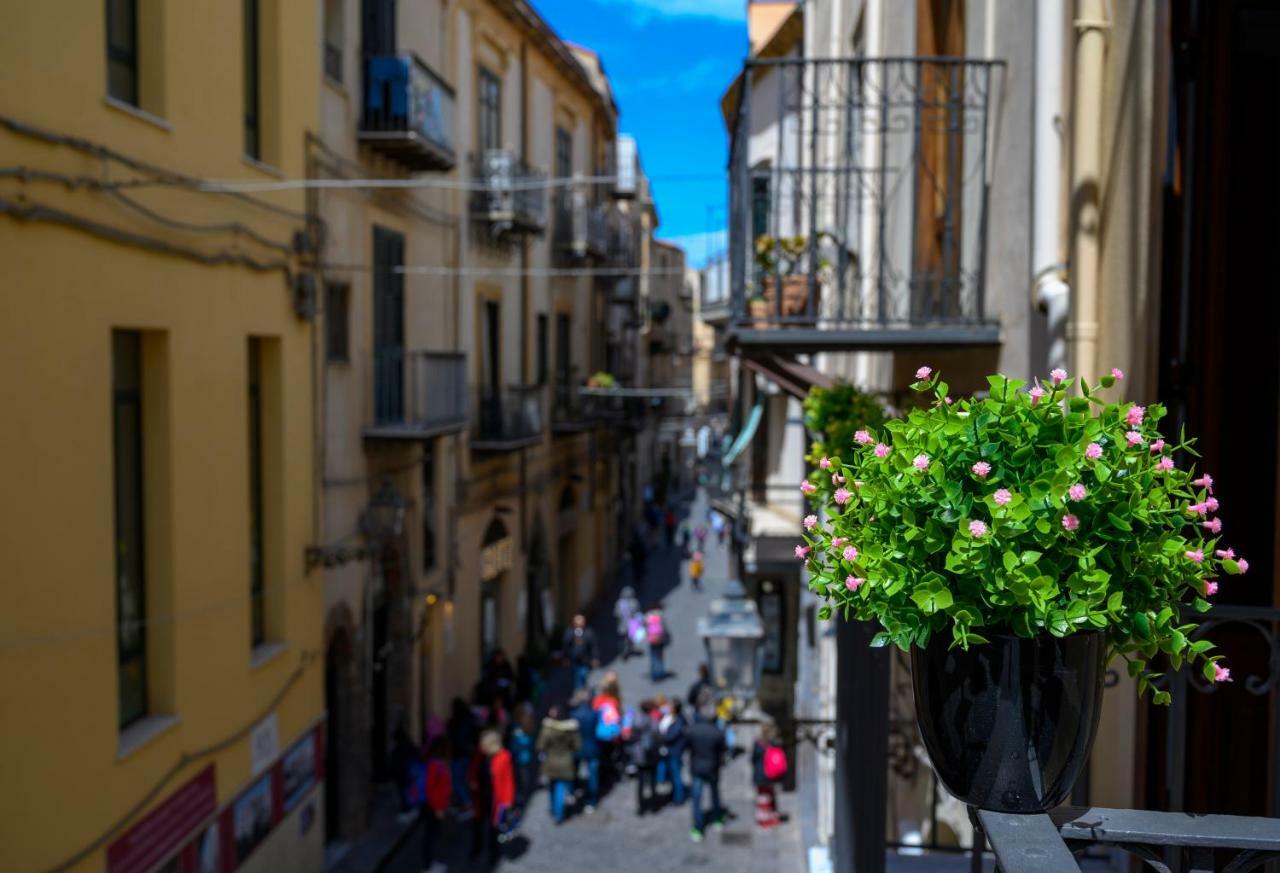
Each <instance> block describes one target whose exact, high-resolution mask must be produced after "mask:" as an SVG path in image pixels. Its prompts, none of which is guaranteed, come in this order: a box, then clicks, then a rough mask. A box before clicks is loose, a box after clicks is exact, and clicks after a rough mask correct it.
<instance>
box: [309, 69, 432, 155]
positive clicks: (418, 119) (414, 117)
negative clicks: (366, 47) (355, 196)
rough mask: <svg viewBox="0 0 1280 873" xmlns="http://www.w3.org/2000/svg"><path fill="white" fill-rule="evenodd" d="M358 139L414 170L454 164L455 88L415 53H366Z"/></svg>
mask: <svg viewBox="0 0 1280 873" xmlns="http://www.w3.org/2000/svg"><path fill="white" fill-rule="evenodd" d="M326 58H327V55H326ZM339 60H340V58H339ZM357 138H358V139H359V140H360V142H362V143H365V144H366V145H368V146H370V147H371V148H372V149H374V150H375V151H378V152H380V153H382V154H385V155H386V156H387V157H389V158H391V159H392V160H394V161H397V162H398V163H400V164H401V165H402V166H404V167H405V168H407V169H410V170H419V171H420V170H437V171H445V170H451V169H453V167H454V164H456V163H457V160H456V155H455V105H454V94H453V88H451V87H449V85H448V84H447V83H446V82H445V81H444V80H443V79H441V78H440V77H439V76H437V75H436V74H435V73H434V72H432V70H431V68H430V67H428V66H427V65H426V64H425V63H423V62H422V59H421V58H419V57H418V56H417V55H415V54H412V53H406V54H400V55H385V56H373V57H369V58H366V59H365V64H364V105H363V112H362V114H361V118H360V129H359V131H358V133H357Z"/></svg>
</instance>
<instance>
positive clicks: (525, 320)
mask: <svg viewBox="0 0 1280 873" xmlns="http://www.w3.org/2000/svg"><path fill="white" fill-rule="evenodd" d="M528 49H529V44H528V43H527V42H525V41H524V40H523V39H521V41H520V160H521V162H522V163H523V164H524V165H525V166H528V165H529V52H528ZM532 284H533V283H532V282H531V280H530V277H529V237H528V236H527V235H525V236H522V237H521V238H520V385H521V390H522V391H523V390H524V386H526V385H528V384H529V372H528V371H529V296H530V295H531V294H532V293H533V288H532V287H531V286H532ZM539 390H541V389H539ZM538 423H539V424H542V423H543V422H542V420H541V419H539V421H538ZM528 535H529V453H528V449H526V448H525V447H523V446H522V447H521V448H520V551H521V553H522V554H523V555H524V558H525V567H524V580H523V581H524V590H525V604H524V637H525V639H524V649H525V651H528V649H529V644H530V643H531V642H533V637H534V633H535V628H534V623H533V615H534V599H535V598H536V597H537V595H538V592H537V591H536V590H535V588H534V584H533V574H531V573H530V572H529V569H530V568H529V543H528V541H527V538H528Z"/></svg>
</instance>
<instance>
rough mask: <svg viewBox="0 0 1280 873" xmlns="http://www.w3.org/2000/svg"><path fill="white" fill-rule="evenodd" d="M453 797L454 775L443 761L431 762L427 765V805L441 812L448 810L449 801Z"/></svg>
mask: <svg viewBox="0 0 1280 873" xmlns="http://www.w3.org/2000/svg"><path fill="white" fill-rule="evenodd" d="M452 796H453V774H451V773H450V772H449V767H448V765H447V764H445V763H444V762H443V761H430V762H429V763H428V764H427V803H428V804H430V806H431V809H432V810H434V811H436V812H441V811H443V810H445V809H447V808H448V806H449V799H450V798H451V797H452Z"/></svg>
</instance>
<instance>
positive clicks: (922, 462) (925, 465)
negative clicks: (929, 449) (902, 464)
mask: <svg viewBox="0 0 1280 873" xmlns="http://www.w3.org/2000/svg"><path fill="white" fill-rule="evenodd" d="M911 463H913V464H915V467H916V469H917V470H919V471H920V472H921V473H923V472H924V471H925V470H927V469H929V456H928V455H916V457H915V460H914V461H912V462H911Z"/></svg>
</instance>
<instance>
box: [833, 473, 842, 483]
mask: <svg viewBox="0 0 1280 873" xmlns="http://www.w3.org/2000/svg"><path fill="white" fill-rule="evenodd" d="M844 483H845V478H844V477H843V476H841V475H840V474H839V473H832V474H831V484H832V485H843V484H844Z"/></svg>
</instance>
